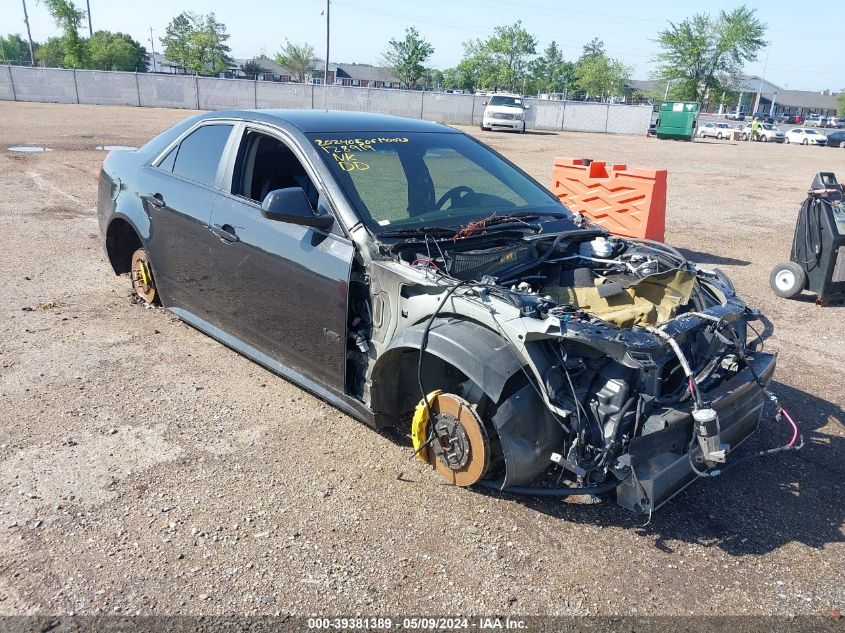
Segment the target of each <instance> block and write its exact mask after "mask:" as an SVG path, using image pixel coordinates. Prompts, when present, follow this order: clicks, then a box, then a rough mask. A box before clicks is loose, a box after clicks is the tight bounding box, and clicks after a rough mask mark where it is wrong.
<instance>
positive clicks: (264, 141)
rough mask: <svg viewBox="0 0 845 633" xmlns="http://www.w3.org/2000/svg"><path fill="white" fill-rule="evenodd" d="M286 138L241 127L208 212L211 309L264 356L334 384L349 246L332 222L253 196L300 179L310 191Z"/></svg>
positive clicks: (312, 190) (312, 191)
mask: <svg viewBox="0 0 845 633" xmlns="http://www.w3.org/2000/svg"><path fill="white" fill-rule="evenodd" d="M313 182H314V181H313V179H312V178H311V177H310V176H309V174H308V172H307V171H306V169H305V168H304V167H303V165H302V163H301V162H300V161H299V160H298V158H297V157H296V155H295V154H294V153H293V152H292V151H291V149H290V148H289V147H288V146H287V144H286V143H285V142H284V141H282V140H280V139H279V138H276V137H274V136H271V135H269V134H267V133H262V132H258V131H255V130H250V129H246V130H245V131H244V133H243V136H242V140H241V146H240V148H239V151H238V155H237V160H236V163H235V168H234V173H233V176H232V189H231V193H228V192H227V193H223V194H221V195H220V197H219V198H218V200H217V203H216V204H215V207H214V211H213V213H212V216H211V229H212V231H214V232H215V233H216V234H217V236H218V242H217V244H216V245H215V247H214V248H213V249H212V255H211V270H212V287H213V298H214V311H215V314H216V317H217V320H218V321H219V322H220V323H221V324H222V327H223V329H224V330H226V331H228V332H230V333H232V334H233V335H234V336H236V337H238V338H240V339H241V340H243V341H244V342H246V343H248V344H250V345H251V346H253V347H255V348H257V349H258V350H259V351H261V352H263V353H264V354H266V355H268V356H270V357H271V358H273V359H274V360H277V361H278V362H280V363H282V364H283V365H286V366H287V367H289V368H291V369H294V370H296V371H298V372H301V373H303V374H305V375H306V376H307V377H310V378H312V379H315V380H316V381H317V382H319V383H322V384H323V385H324V386H326V387H329V388H330V389H333V390H335V391H337V392H343V390H344V389H343V387H344V368H345V364H346V362H345V358H346V322H347V295H348V282H349V274H350V268H351V263H352V257H353V253H354V249H353V246H352V243H351V242H350V241H349V240H348V239H346V238H345V237H344V236H343V235H342V234H340V232H339V231H338V227H337V224H336V223H335V227H334V228H333V229H329V230H322V229H316V228H310V227H306V226H300V225H296V224H289V223H286V222H278V221H273V220H268V219H267V218H265V217H264V216H263V215H262V214H261V207H260V203H259V200H261V199H263V198H264V197H265V196H266V195H267V193H268V192H269V191H272V190H274V189H283V188H286V187H296V186H301V187H302V188H303V190H305V191H306V194H307V195H308V196H309V199H310V200H311V201H312V204H313V206H314V208H315V209H316V207H317V205H318V203H319V196H320V193H319V192H318V191H317V189H316V187H315V186H314V184H313Z"/></svg>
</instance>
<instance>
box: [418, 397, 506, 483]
mask: <svg viewBox="0 0 845 633" xmlns="http://www.w3.org/2000/svg"><path fill="white" fill-rule="evenodd" d="M427 399H428V402H429V405H430V406H431V412H432V414H433V416H434V431H435V433H436V438H435V439H434V441H433V442H432V443H431V444H430V445H428V446H426V447H425V448H422V450H420V448H421V447H422V446H423V445H424V444H425V442H426V440H428V438H429V419H428V409H427V407H426V406H425V401H422V400H421V401H420V403H419V404H418V405H417V408H416V409H415V411H414V419H413V422H412V425H411V439H412V440H413V443H414V450H415V451H418V452H417V456H418V457H419V458H420V459H421V460H422V461H424V462H426V463H427V464H431V465H433V466H434V470H436V471H437V472H438V473H439V474H440V476H441V477H443V479H445V480H446V481H448V482H449V483H451V484H453V485H455V486H462V487H464V486H471V485H472V484H474V483H476V482H477V481H478V480H479V479H481V478H482V477H484V474H485V472H486V471H487V467H488V466H489V465H490V440H489V438H488V436H487V431H486V430H485V428H484V423H483V422H482V421H481V420H480V419H479V418H478V415H477V414H476V412H475V409H473V407H472V405H470V404H469V403H468V402H467V401H466V400H464V399H463V398H461V397H460V396H456V395H454V394H451V393H442V392H440V391H434V392H432V393H430V394H428V396H427Z"/></svg>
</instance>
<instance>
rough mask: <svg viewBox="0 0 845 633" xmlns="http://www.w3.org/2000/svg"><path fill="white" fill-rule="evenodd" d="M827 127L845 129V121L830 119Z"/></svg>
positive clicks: (839, 118)
mask: <svg viewBox="0 0 845 633" xmlns="http://www.w3.org/2000/svg"><path fill="white" fill-rule="evenodd" d="M827 127H832V128H842V127H845V119H843V118H841V117H835V116H832V117H829V118H828V120H827Z"/></svg>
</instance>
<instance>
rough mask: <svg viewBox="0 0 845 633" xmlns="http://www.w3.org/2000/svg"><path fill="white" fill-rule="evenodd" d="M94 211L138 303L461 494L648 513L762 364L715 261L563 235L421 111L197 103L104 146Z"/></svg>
mask: <svg viewBox="0 0 845 633" xmlns="http://www.w3.org/2000/svg"><path fill="white" fill-rule="evenodd" d="M97 208H98V219H99V226H100V231H101V234H102V236H103V238H104V243H105V252H106V255H107V257H108V260H109V262H110V263H111V266H112V268H113V270H114V272H115V273H118V274H126V273H128V274H129V277H130V280H131V283H132V286H133V288H134V292H135V293H136V294H137V296H138V298H139V299H140V300H142V301H143V302H158V303H160V304H161V305H162V306H164V307H165V308H167V309H168V310H170V311H171V312H172V313H173V314H175V315H176V316H178V317H179V318H180V319H182V320H184V321H186V322H187V323H189V324H190V325H192V326H194V327H195V328H197V329H199V330H201V331H203V332H206V333H207V334H209V335H210V336H212V337H214V338H215V339H217V340H218V341H220V342H222V343H223V344H225V345H227V346H229V347H231V348H232V349H234V350H236V351H237V352H239V353H241V354H243V355H245V356H247V357H249V358H251V359H253V360H254V361H256V362H257V363H259V364H261V365H263V366H264V367H266V368H267V369H269V370H270V371H272V372H275V373H277V374H279V375H280V376H283V377H284V378H287V379H288V380H291V381H292V382H294V383H296V384H298V385H300V386H301V387H303V388H305V389H307V390H309V391H311V392H312V393H314V394H316V395H317V396H318V397H320V398H322V399H324V400H326V401H328V402H330V403H332V404H333V405H335V406H337V407H338V408H339V409H341V410H342V411H344V412H346V413H347V414H349V415H351V416H353V417H355V418H358V419H360V420H362V421H364V422H366V423H368V424H370V425H372V426H373V427H376V428H383V427H386V426H391V425H395V426H398V427H400V428H404V429H406V431H407V432H409V433H410V435H411V439H412V442H413V444H414V446H415V449H416V454H417V455H418V457H419V458H420V459H422V460H423V461H425V462H427V463H428V464H430V465H432V467H433V468H434V470H435V471H436V472H438V473H439V474H440V475H442V476H443V477H444V478H445V479H446V480H448V481H449V482H450V483H452V484H456V485H459V486H470V485H473V484H476V483H477V484H479V485H483V486H489V487H494V488H496V489H500V490H505V491H510V492H513V493H529V494H535V493H538V491H539V493H541V494H550V495H558V496H566V495H571V494H598V493H600V492H603V491H609V490H614V489H615V490H616V495H617V501H618V503H620V504H621V505H622V506H624V507H626V508H629V509H631V510H633V511H636V512H643V513H646V514H648V513H650V512H651V511H652V510H654V509H656V508H657V507H659V506H660V505H661V504H662V503H664V502H665V501H666V500H668V499H669V498H670V497H672V496H674V495H675V494H677V493H678V492H680V491H681V490H682V489H684V488H685V487H686V486H687V485H688V484H690V483H691V482H693V481H697V480H699V476H698V475H701V474H705V473H704V472H703V471H705V470H711V469H716V468H721V467H722V463H723V462H724V461H725V460H727V462H728V464H730V463H732V453H728V451H729V450H730V449H732V448H733V447H735V446H738V445H739V444H740V443H742V441H743V440H744V439H745V438H746V437H748V436H749V435H750V434H751V433H753V432H754V430H755V429H756V427H757V424H758V421H759V418H760V412H761V411H762V408H763V403H764V400H765V398H764V391H763V389H762V385H763V384H764V383H766V382H768V381H769V380H770V379H771V376H772V374H773V372H774V368H775V356H774V355H773V354H769V353H768V352H764V351H762V348H761V345H760V344H761V342H762V341H761V337H760V336H757V337H755V338H751V339H747V338H746V327H747V324H748V323H749V322H750V321H754V320H758V319H759V318H760V317H759V314H758V313H757V312H756V311H753V310H750V309H748V308H747V307H746V304H745V303H744V302H743V301H742V300H741V299H740V298H739V297H738V296H737V294H736V292H735V290H734V286H733V285H732V284H731V283H730V281H729V280H728V278H727V277H726V276H725V275H724V274H723V273H722V272H720V271H719V270H718V269H713V270H710V269H708V268H705V267H698V266H696V265H694V264H692V263H690V262H689V261H687V259H686V258H685V256H684V255H683V254H682V253H681V252H679V251H677V250H675V249H673V248H671V247H670V246H667V245H664V244H660V243H657V242H649V241H647V240H646V241H643V240H630V239H623V238H620V237H613V236H611V235H609V234H608V233H607V231H606V230H605V229H603V228H601V227H600V226H585V225H584V223H583V222H581V220H580V216H578V215H576V214H573V213H571V212H570V211H569V209H567V208H566V207H565V206H563V205H562V204H561V203H560V201H559V200H558V199H557V197H556V196H554V195H553V194H551V193H550V192H549V191H548V190H547V189H545V188H544V187H543V186H542V185H541V184H539V183H538V182H536V181H535V180H533V179H532V178H531V177H530V176H528V175H527V174H526V173H525V172H523V171H522V170H521V169H519V168H518V167H517V166H516V165H514V164H513V163H511V162H509V161H508V160H507V159H505V158H504V157H502V156H501V155H499V154H498V153H496V152H494V151H493V150H491V149H489V148H487V147H486V146H485V145H483V144H482V143H480V142H479V141H477V140H475V139H473V138H472V137H470V136H468V135H465V134H463V133H462V132H459V131H458V130H455V129H452V128H449V127H446V126H444V125H440V124H436V123H432V122H428V121H420V120H412V119H402V118H397V117H388V116H383V115H376V114H370V113H362V112H323V111H319V112H318V111H311V110H309V111H297V110H262V111H230V112H207V113H202V114H199V115H195V116H193V117H191V118H189V119H186V120H185V121H183V122H181V123H179V124H177V125H176V126H174V127H172V128H171V129H169V130H167V131H165V132H163V133H162V134H160V135H159V136H157V137H155V138H154V139H153V140H151V141H150V142H148V143H147V144H145V145H144V146H143V147H141V148H140V149H138V150H136V151H126V152H112V153H111V154H109V155H108V156H107V157H106V159H105V161H104V163H103V166H102V169H101V171H100V175H99V185H98V199H97ZM657 328H660V329H657ZM127 353H132V352H131V351H128V352H127ZM176 379H178V377H177V378H176ZM408 420H411V422H410V429H409V430H408V426H407V421H408ZM694 422H696V423H695V424H694ZM305 423H306V422H305V421H304V420H303V424H305ZM705 427H706V428H705ZM313 441H317V442H319V441H320V438H319V437H318V435H315V436H314V438H313ZM695 471H698V473H696V472H695ZM561 481H562V482H564V483H559V482H561ZM549 482H550V483H549ZM555 482H558V483H555ZM544 486H552V487H551V488H549V487H544Z"/></svg>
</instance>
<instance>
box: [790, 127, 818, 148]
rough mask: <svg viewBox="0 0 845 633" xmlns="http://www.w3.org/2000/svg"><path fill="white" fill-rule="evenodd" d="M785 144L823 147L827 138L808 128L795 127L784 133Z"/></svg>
mask: <svg viewBox="0 0 845 633" xmlns="http://www.w3.org/2000/svg"><path fill="white" fill-rule="evenodd" d="M786 142H787V143H798V144H799V145H824V144H825V143H827V137H826V136H825V135H824V134H821V133H820V132H817V131H816V130H813V129H810V128H803V127H796V128H792V129H791V130H789V132H787V133H786Z"/></svg>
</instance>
